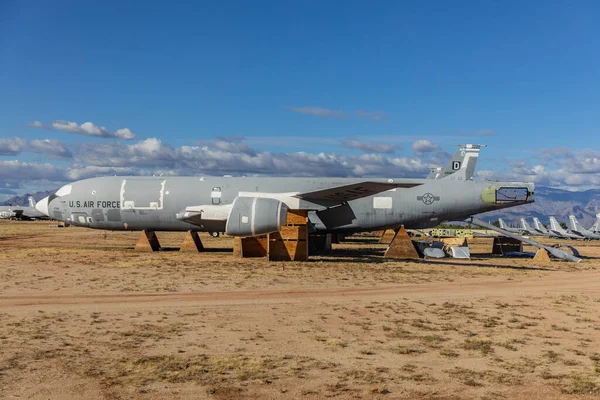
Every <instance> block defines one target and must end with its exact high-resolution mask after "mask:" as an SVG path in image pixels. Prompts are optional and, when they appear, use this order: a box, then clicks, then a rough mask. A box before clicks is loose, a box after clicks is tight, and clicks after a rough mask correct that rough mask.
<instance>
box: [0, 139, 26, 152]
mask: <svg viewBox="0 0 600 400" xmlns="http://www.w3.org/2000/svg"><path fill="white" fill-rule="evenodd" d="M24 144H25V140H23V139H19V138H14V139H9V138H0V156H14V155H17V154H19V153H21V151H22V150H23V146H24Z"/></svg>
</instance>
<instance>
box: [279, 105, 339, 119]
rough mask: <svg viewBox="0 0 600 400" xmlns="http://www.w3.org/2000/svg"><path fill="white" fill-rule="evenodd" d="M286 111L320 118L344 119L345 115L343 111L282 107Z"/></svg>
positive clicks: (321, 108)
mask: <svg viewBox="0 0 600 400" xmlns="http://www.w3.org/2000/svg"><path fill="white" fill-rule="evenodd" d="M284 108H285V109H286V110H291V111H294V112H297V113H300V114H307V115H314V116H315V117H321V118H346V117H347V114H346V113H345V112H344V111H336V110H331V109H329V108H323V107H284Z"/></svg>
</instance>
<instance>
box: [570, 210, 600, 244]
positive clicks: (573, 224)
mask: <svg viewBox="0 0 600 400" xmlns="http://www.w3.org/2000/svg"><path fill="white" fill-rule="evenodd" d="M569 229H570V230H571V231H572V232H574V233H575V234H577V235H580V236H583V237H584V238H586V239H600V234H597V233H595V232H593V231H591V230H589V229H586V228H584V227H583V225H581V224H580V223H579V221H578V220H577V217H576V216H574V215H569Z"/></svg>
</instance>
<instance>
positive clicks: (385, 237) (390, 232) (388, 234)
mask: <svg viewBox="0 0 600 400" xmlns="http://www.w3.org/2000/svg"><path fill="white" fill-rule="evenodd" d="M396 232H398V231H397V230H394V229H386V230H385V231H383V233H382V234H381V237H380V238H379V243H383V244H390V243H392V240H394V238H395V237H396ZM404 233H406V230H405V231H404ZM406 237H408V235H407V236H406Z"/></svg>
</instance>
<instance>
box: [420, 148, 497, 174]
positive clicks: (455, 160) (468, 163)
mask: <svg viewBox="0 0 600 400" xmlns="http://www.w3.org/2000/svg"><path fill="white" fill-rule="evenodd" d="M482 147H485V145H484V144H463V145H460V147H459V148H458V151H457V152H456V153H454V155H453V156H452V159H451V160H450V162H449V163H448V165H446V166H445V167H444V168H435V169H431V172H430V173H429V175H428V176H427V179H443V178H447V177H449V176H451V178H450V179H459V180H469V179H473V174H474V173H475V165H476V164H477V158H478V157H479V151H480V150H481V148H482Z"/></svg>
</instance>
